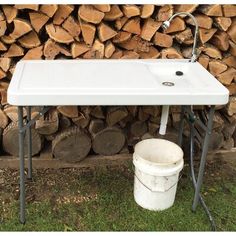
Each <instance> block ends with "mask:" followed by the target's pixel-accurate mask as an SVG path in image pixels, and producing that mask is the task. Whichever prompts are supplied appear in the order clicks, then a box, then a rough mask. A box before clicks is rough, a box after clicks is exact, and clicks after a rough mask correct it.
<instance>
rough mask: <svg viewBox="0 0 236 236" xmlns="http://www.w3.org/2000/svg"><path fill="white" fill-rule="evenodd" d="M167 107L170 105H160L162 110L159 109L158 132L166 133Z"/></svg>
mask: <svg viewBox="0 0 236 236" xmlns="http://www.w3.org/2000/svg"><path fill="white" fill-rule="evenodd" d="M169 107H170V106H167V105H165V106H162V111H161V123H160V129H159V134H161V135H165V134H166V127H167V123H168V117H169Z"/></svg>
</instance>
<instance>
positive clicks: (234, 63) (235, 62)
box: [223, 55, 236, 69]
mask: <svg viewBox="0 0 236 236" xmlns="http://www.w3.org/2000/svg"><path fill="white" fill-rule="evenodd" d="M223 62H224V63H225V64H226V65H227V66H229V67H234V68H235V69H236V58H235V57H234V56H231V55H230V56H227V57H225V58H224V59H223Z"/></svg>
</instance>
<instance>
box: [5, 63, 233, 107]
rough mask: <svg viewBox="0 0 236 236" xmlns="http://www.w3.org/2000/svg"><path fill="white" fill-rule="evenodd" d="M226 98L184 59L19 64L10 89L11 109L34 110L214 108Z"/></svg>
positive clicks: (209, 77) (207, 76) (205, 73)
mask: <svg viewBox="0 0 236 236" xmlns="http://www.w3.org/2000/svg"><path fill="white" fill-rule="evenodd" d="M177 71H178V73H181V72H182V73H183V75H182V76H178V75H176V72H177ZM168 85H171V86H168ZM228 97H229V92H228V90H227V89H226V88H225V87H224V86H223V85H222V84H220V83H219V82H218V80H217V79H215V78H214V77H213V76H212V75H211V74H210V73H209V72H208V71H207V70H206V69H205V68H204V67H202V66H201V65H200V64H199V63H198V62H195V63H190V62H189V60H185V59H184V60H177V59H168V60H163V59H151V60H139V59H137V60H50V61H49V60H46V61H45V60H32V61H20V62H19V63H17V66H16V70H15V73H14V75H13V78H12V80H11V83H10V86H9V89H8V102H9V103H10V104H13V105H32V106H33V105H207V104H208V105H216V104H226V103H227V102H228Z"/></svg>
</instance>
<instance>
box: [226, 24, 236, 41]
mask: <svg viewBox="0 0 236 236" xmlns="http://www.w3.org/2000/svg"><path fill="white" fill-rule="evenodd" d="M227 34H228V35H229V37H230V38H231V39H232V41H233V42H234V43H236V21H235V22H233V23H232V24H231V26H230V27H229V29H228V30H227Z"/></svg>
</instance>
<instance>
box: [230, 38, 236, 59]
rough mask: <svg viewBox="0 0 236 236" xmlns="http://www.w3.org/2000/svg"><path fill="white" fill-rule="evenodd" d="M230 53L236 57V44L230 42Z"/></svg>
mask: <svg viewBox="0 0 236 236" xmlns="http://www.w3.org/2000/svg"><path fill="white" fill-rule="evenodd" d="M229 52H230V53H231V54H232V55H233V56H235V57H236V43H234V42H233V41H231V40H229Z"/></svg>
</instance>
